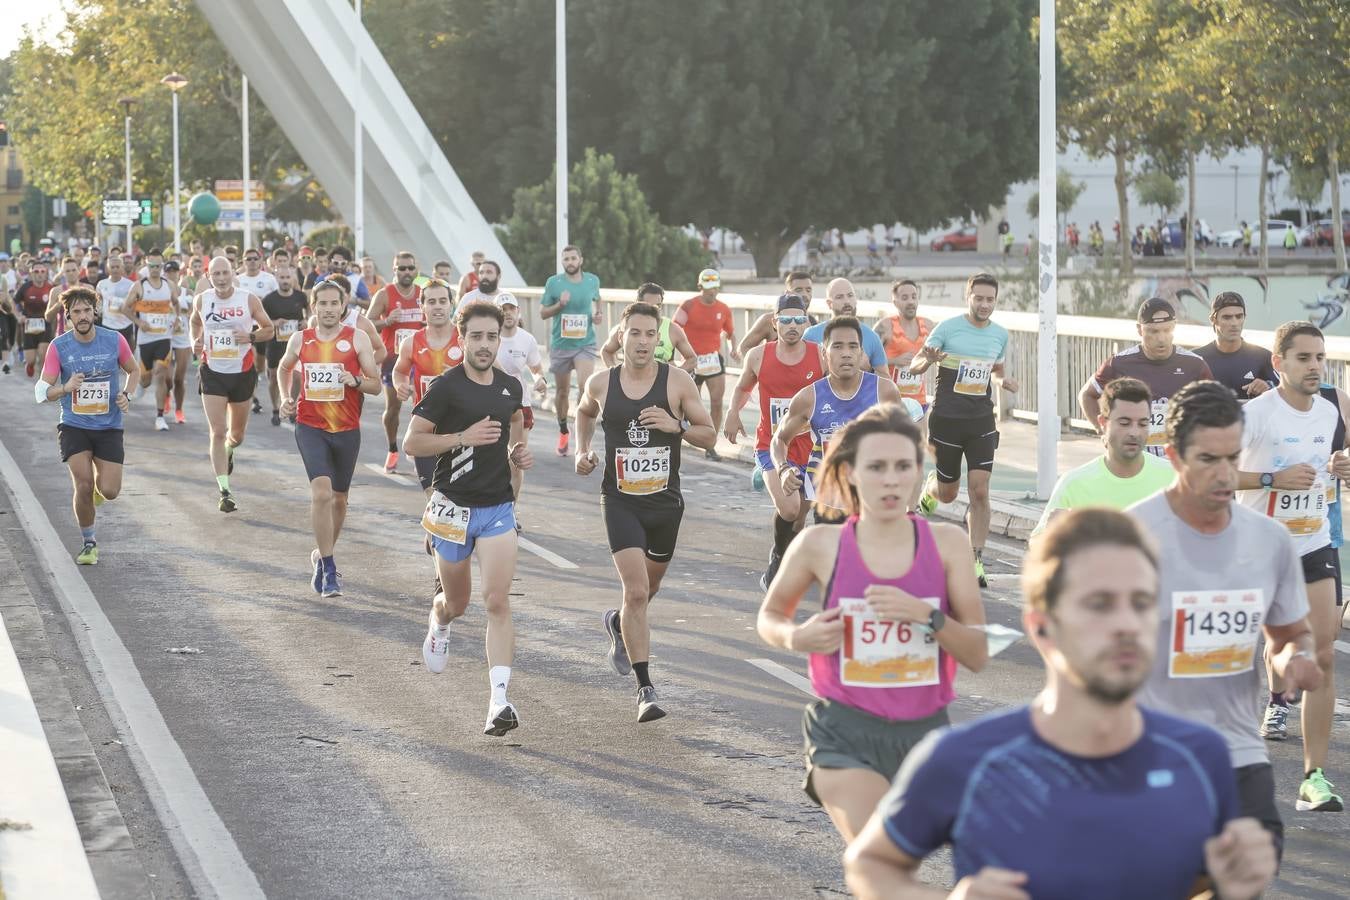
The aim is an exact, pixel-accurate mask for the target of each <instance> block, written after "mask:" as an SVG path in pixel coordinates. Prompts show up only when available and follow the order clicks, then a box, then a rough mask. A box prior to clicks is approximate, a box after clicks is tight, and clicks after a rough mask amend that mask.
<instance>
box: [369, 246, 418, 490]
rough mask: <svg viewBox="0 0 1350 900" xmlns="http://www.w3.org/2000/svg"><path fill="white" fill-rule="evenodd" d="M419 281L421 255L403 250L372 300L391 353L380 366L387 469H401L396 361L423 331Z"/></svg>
mask: <svg viewBox="0 0 1350 900" xmlns="http://www.w3.org/2000/svg"><path fill="white" fill-rule="evenodd" d="M416 280H417V257H416V256H414V255H413V254H412V252H411V251H408V250H401V251H399V252H398V253H397V254H396V255H395V256H394V280H393V282H392V283H390V284H386V285H385V286H384V287H382V288H380V289H379V290H378V291H376V292H375V297H374V299H372V300H371V301H370V312H369V313H367V315H368V316H369V317H370V321H371V323H372V324H373V325H374V326H375V327H376V328H378V329H379V331H380V339H381V340H382V341H383V342H384V349H385V352H386V353H387V355H386V356H385V358H384V362H383V363H382V364H381V365H380V381H381V383H383V384H384V416H383V418H382V421H383V423H384V436H385V439H386V440H387V441H389V455H388V456H387V457H385V460H384V470H385V471H386V472H393V471H394V470H395V469H397V468H398V414H399V412H400V411H402V409H403V401H402V400H400V399H399V397H398V391H396V390H394V382H393V372H394V360H396V359H397V358H398V352H399V349H400V348H401V347H402V346H403V345H404V344H406V343H407V342H408V341H409V340H410V339H411V338H412V336H413V335H415V334H417V333H418V332H419V331H421V330H422V325H423V322H422V307H421V303H420V300H421V296H422V289H421V288H420V287H418V286H417V284H415V283H414V282H415V281H416Z"/></svg>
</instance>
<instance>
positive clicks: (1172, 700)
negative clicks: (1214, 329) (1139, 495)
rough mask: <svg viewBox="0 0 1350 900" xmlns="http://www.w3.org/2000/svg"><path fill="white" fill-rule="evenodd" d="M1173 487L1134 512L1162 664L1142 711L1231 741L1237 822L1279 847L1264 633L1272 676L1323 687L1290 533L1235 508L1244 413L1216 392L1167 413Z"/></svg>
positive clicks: (1205, 385) (1177, 403) (1200, 390)
mask: <svg viewBox="0 0 1350 900" xmlns="http://www.w3.org/2000/svg"><path fill="white" fill-rule="evenodd" d="M1167 440H1168V445H1169V446H1168V450H1167V456H1168V459H1169V460H1170V461H1171V462H1172V466H1173V468H1175V469H1176V472H1177V478H1176V481H1175V482H1174V483H1173V485H1172V486H1171V487H1169V488H1167V489H1165V490H1163V491H1161V492H1159V493H1157V494H1154V495H1153V496H1152V497H1149V498H1148V499H1146V500H1142V501H1140V502H1139V503H1136V504H1135V505H1134V506H1132V507H1130V508H1129V509H1128V510H1127V512H1129V513H1130V514H1132V515H1133V516H1135V518H1137V519H1138V520H1139V522H1140V524H1141V525H1143V527H1144V530H1145V531H1146V532H1148V533H1149V534H1150V535H1152V537H1153V539H1154V540H1156V541H1157V542H1158V546H1159V547H1160V548H1161V550H1162V552H1161V553H1160V554H1159V557H1158V563H1159V565H1158V570H1159V571H1158V609H1159V613H1160V619H1161V625H1160V626H1159V629H1158V655H1157V660H1156V662H1155V663H1154V669H1153V672H1152V674H1151V675H1150V676H1149V679H1148V681H1147V682H1146V683H1145V685H1144V688H1143V690H1142V691H1141V692H1140V694H1139V702H1140V703H1141V704H1143V705H1145V706H1151V707H1153V708H1155V709H1159V710H1162V711H1164V712H1169V713H1171V714H1173V715H1176V716H1182V717H1184V718H1188V719H1191V720H1192V721H1196V722H1202V723H1204V724H1206V725H1209V726H1211V727H1213V728H1215V729H1217V730H1218V731H1219V733H1220V734H1222V735H1223V736H1224V739H1225V740H1226V741H1227V742H1228V751H1229V753H1230V755H1231V756H1232V760H1233V767H1234V769H1236V775H1237V782H1238V794H1239V799H1240V803H1241V810H1242V815H1244V816H1246V815H1250V816H1255V817H1256V818H1258V819H1260V820H1261V823H1262V824H1263V825H1265V827H1266V828H1267V829H1268V830H1269V831H1270V832H1271V834H1272V836H1273V837H1274V838H1275V844H1276V849H1277V850H1280V849H1282V847H1283V837H1284V826H1283V823H1282V822H1281V820H1280V815H1279V811H1278V810H1277V809H1276V806H1275V779H1274V775H1273V773H1272V771H1271V767H1270V757H1269V756H1268V755H1267V753H1266V748H1265V744H1264V742H1263V741H1262V740H1261V738H1260V737H1259V736H1258V735H1257V732H1256V728H1257V723H1258V722H1259V720H1260V705H1261V704H1260V701H1261V696H1262V695H1261V678H1260V674H1259V672H1258V670H1257V666H1256V661H1257V659H1258V655H1257V652H1256V651H1257V642H1258V640H1259V638H1260V636H1261V634H1262V633H1263V632H1264V634H1265V637H1266V640H1267V641H1268V642H1269V643H1270V645H1271V649H1272V653H1273V657H1274V661H1275V670H1276V671H1277V672H1278V673H1280V674H1282V675H1283V676H1284V677H1285V678H1286V679H1287V680H1288V681H1290V682H1293V683H1295V684H1297V685H1298V686H1299V687H1301V688H1303V689H1305V690H1307V689H1308V688H1316V687H1317V686H1318V685H1320V684H1321V680H1322V673H1321V670H1320V669H1318V667H1317V664H1316V661H1315V659H1314V657H1313V648H1314V645H1313V638H1312V630H1311V628H1310V627H1309V624H1308V618H1307V617H1308V595H1307V592H1306V590H1305V589H1304V583H1303V569H1302V565H1301V563H1300V562H1299V558H1298V555H1297V553H1296V552H1295V550H1294V545H1293V541H1292V540H1291V539H1290V537H1289V532H1288V531H1287V530H1286V529H1285V528H1284V526H1282V525H1280V524H1279V523H1278V522H1275V521H1274V520H1271V519H1267V518H1265V517H1264V516H1262V515H1261V514H1260V513H1257V512H1255V511H1254V510H1251V509H1249V508H1247V507H1245V506H1241V505H1239V504H1238V503H1236V502H1234V499H1233V496H1234V492H1235V491H1236V489H1237V483H1238V480H1237V479H1238V458H1239V456H1240V455H1241V453H1242V407H1241V406H1239V405H1238V401H1237V397H1236V395H1234V394H1233V392H1232V391H1231V390H1229V389H1228V388H1226V387H1224V386H1223V385H1221V384H1219V383H1218V382H1215V381H1200V382H1195V383H1193V384H1190V385H1187V386H1186V387H1185V388H1183V389H1182V390H1181V391H1179V392H1178V393H1177V394H1175V395H1174V396H1173V397H1172V400H1171V403H1170V404H1169V408H1168V413H1167Z"/></svg>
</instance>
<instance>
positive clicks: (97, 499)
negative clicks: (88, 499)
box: [94, 485, 108, 508]
mask: <svg viewBox="0 0 1350 900" xmlns="http://www.w3.org/2000/svg"><path fill="white" fill-rule="evenodd" d="M107 502H108V498H107V497H105V496H103V492H102V491H100V490H99V489H98V485H94V507H95V508H97V507H100V506H102V505H103V504H105V503H107Z"/></svg>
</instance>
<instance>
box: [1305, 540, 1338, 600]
mask: <svg viewBox="0 0 1350 900" xmlns="http://www.w3.org/2000/svg"><path fill="white" fill-rule="evenodd" d="M1300 560H1301V561H1302V563H1303V583H1304V584H1312V583H1314V582H1317V581H1322V580H1324V579H1327V578H1334V579H1336V605H1337V606H1340V605H1341V557H1340V555H1339V554H1338V553H1337V552H1336V548H1335V547H1333V546H1331V545H1330V544H1328V545H1327V546H1325V547H1323V548H1322V549H1320V550H1314V551H1313V552H1311V553H1305V554H1303V556H1302V557H1300Z"/></svg>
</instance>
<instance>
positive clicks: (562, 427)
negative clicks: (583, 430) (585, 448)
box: [558, 419, 567, 434]
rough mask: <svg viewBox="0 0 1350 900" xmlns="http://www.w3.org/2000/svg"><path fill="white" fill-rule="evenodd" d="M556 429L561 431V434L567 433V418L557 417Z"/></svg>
mask: <svg viewBox="0 0 1350 900" xmlns="http://www.w3.org/2000/svg"><path fill="white" fill-rule="evenodd" d="M558 430H559V431H561V432H562V433H563V434H567V420H566V419H559V420H558Z"/></svg>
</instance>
